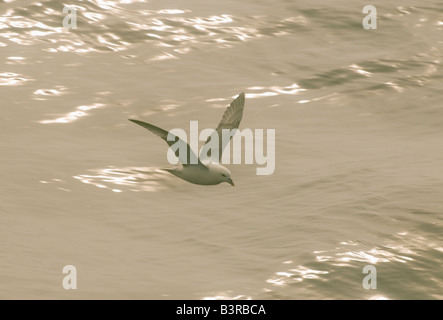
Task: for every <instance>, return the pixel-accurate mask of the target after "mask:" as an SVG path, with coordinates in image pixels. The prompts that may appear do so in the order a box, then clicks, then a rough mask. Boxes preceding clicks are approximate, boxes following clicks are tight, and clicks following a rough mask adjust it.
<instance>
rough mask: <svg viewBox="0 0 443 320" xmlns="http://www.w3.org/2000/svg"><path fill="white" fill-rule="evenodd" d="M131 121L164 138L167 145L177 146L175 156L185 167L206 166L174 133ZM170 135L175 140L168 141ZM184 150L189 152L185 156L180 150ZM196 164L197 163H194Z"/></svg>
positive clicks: (137, 121) (141, 122)
mask: <svg viewBox="0 0 443 320" xmlns="http://www.w3.org/2000/svg"><path fill="white" fill-rule="evenodd" d="M128 120H129V121H132V122H134V123H136V124H138V125H140V126H142V127H144V128H146V129H148V130H149V131H151V132H152V133H154V134H156V135H157V136H159V137H160V138H162V139H163V140H165V141H166V143H167V144H168V145H169V146H170V147H171V146H172V145H174V144H175V145H176V146H177V147H178V148H177V150H176V151H175V155H176V156H177V158H178V159H179V160H180V162H181V164H182V165H183V166H189V165H201V166H205V165H204V164H202V163H201V162H200V160H199V159H198V157H197V156H196V155H195V153H194V152H193V151H192V149H191V147H190V146H189V144H187V143H186V142H185V141H183V140H182V139H180V138H179V137H177V136H176V135H173V134H172V133H169V132H168V131H166V130H163V129H161V128H159V127H156V126H154V125H152V124H149V123H146V122H143V121H139V120H133V119H128ZM168 134H169V135H170V138H173V139H174V140H172V141H168ZM183 148H186V150H187V152H186V155H184V154H180V152H179V151H180V150H182V149H183ZM192 158H194V159H196V160H197V163H195V164H193V163H191V159H192ZM194 162H195V161H194Z"/></svg>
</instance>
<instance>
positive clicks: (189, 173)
mask: <svg viewBox="0 0 443 320" xmlns="http://www.w3.org/2000/svg"><path fill="white" fill-rule="evenodd" d="M244 106H245V94H244V93H241V94H240V95H239V96H238V97H237V98H236V99H235V100H234V101H232V102H231V104H230V105H229V107H227V108H226V110H225V113H224V114H223V117H222V119H221V121H220V123H219V124H218V126H217V129H215V131H214V132H213V134H212V135H211V136H210V137H209V138H208V139H207V140H206V142H205V145H204V146H203V148H202V150H204V149H205V147H207V146H208V145H209V143H210V141H211V139H213V138H214V135H218V138H219V139H218V142H219V143H218V151H219V152H218V159H214V160H215V161H211V162H208V163H202V162H201V159H200V158H199V157H197V156H196V155H195V153H194V152H193V151H192V149H191V147H190V146H189V144H187V143H186V142H185V141H183V140H182V139H180V138H179V137H177V136H175V135H172V134H171V133H169V132H168V131H166V130H163V129H161V128H159V127H156V126H154V125H152V124H149V123H146V122H143V121H140V120H134V119H128V120H129V121H132V122H134V123H136V124H138V125H140V126H142V127H144V128H146V129H148V130H149V131H151V132H152V133H154V134H156V135H157V136H159V137H160V138H162V139H163V140H164V141H166V143H167V144H168V145H169V146H172V145H174V144H181V145H182V146H183V147H184V148H186V150H187V152H186V153H185V154H180V153H179V151H180V150H182V148H180V147H179V148H177V150H176V152H175V155H176V156H177V157H178V159H179V161H180V164H179V165H178V166H176V167H173V168H167V169H162V170H165V171H168V172H170V173H172V174H173V175H175V176H177V177H179V178H181V179H183V180H186V181H188V182H191V183H194V184H200V185H216V184H219V183H222V182H227V183H229V184H231V185H232V186H234V181H232V178H231V171H229V170H228V169H227V168H226V167H224V166H222V165H221V164H220V163H219V162H220V159H221V157H222V152H223V149H224V147H226V145H227V144H228V143H229V141H230V139H231V138H232V136H233V135H229V137H228V140H227V141H226V139H222V135H224V134H225V132H226V131H223V129H228V130H232V131H235V130H237V129H238V126H239V124H240V121H241V119H242V116H243V108H244ZM168 134H169V137H170V140H171V137H172V138H174V140H172V141H168V139H167V138H168ZM208 151H209V152H208V155H209V156H211V154H210V151H211V149H209V150H208ZM191 159H196V160H197V161H190V160H191ZM217 160H218V161H217ZM192 162H195V163H192Z"/></svg>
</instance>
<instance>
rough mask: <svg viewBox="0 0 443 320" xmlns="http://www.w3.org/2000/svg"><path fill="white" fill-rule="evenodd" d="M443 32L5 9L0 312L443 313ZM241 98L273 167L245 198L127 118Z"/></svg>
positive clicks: (392, 18) (417, 13) (285, 17)
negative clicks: (186, 171) (266, 137)
mask: <svg viewBox="0 0 443 320" xmlns="http://www.w3.org/2000/svg"><path fill="white" fill-rule="evenodd" d="M366 4H372V5H374V6H375V7H376V8H377V29H374V30H365V29H364V28H363V26H362V20H363V18H364V16H365V14H363V13H362V9H363V7H364V6H365V5H366ZM64 5H70V6H71V7H73V8H75V9H76V10H77V28H76V29H66V28H63V25H62V22H63V19H64V18H65V17H66V15H67V14H66V13H63V7H64ZM442 34H443V3H442V2H441V1H438V0H425V1H420V2H417V1H410V0H406V1H397V0H389V1H381V0H375V1H372V2H371V3H366V2H364V1H363V2H362V1H352V2H349V1H343V0H338V1H325V0H319V1H307V0H300V1H295V0H276V1H264V0H259V1H257V0H254V1H253V0H246V1H241V2H239V1H232V0H227V1H202V0H190V1H159V0H151V1H147V0H146V1H144V0H115V1H106V0H89V1H86V0H85V1H81V0H77V1H74V0H67V1H64V2H60V1H55V0H42V1H27V0H5V1H1V2H0V57H1V65H0V93H1V111H2V112H1V113H0V148H1V157H0V178H1V184H0V200H1V201H0V298H3V299H53V298H55V299H91V298H94V299H220V298H225V299H442V298H443V271H442V264H443V236H442V218H443V215H442V213H443V200H442V190H443V143H442V141H443V107H442V106H443V105H442V100H443V99H442V98H443V96H442V90H443V71H442V68H441V65H442V59H443V38H442ZM240 92H245V94H246V106H245V110H244V116H243V120H242V122H241V125H240V128H250V129H251V130H254V129H275V132H276V141H275V144H276V150H275V151H276V152H275V157H276V158H275V159H276V167H275V172H274V173H273V174H272V175H263V176H258V175H256V168H257V167H258V166H259V165H258V164H252V165H251V164H241V165H227V167H228V168H229V169H230V170H231V172H232V177H233V180H234V181H235V183H236V186H235V187H231V186H230V185H228V184H220V185H217V186H209V187H208V186H198V185H192V184H189V183H187V182H185V181H183V180H180V179H177V178H176V177H174V176H172V175H170V174H168V173H167V172H163V171H161V170H159V168H162V167H165V166H168V162H167V159H166V151H167V145H166V144H165V143H164V142H163V141H162V140H161V139H159V138H158V137H157V136H155V135H153V134H152V133H150V132H148V131H147V130H143V129H142V128H140V127H138V126H136V125H134V124H133V123H130V122H129V121H128V120H127V119H128V118H136V119H140V120H144V121H147V122H150V123H153V124H155V125H158V126H160V127H162V128H164V129H166V130H170V129H172V128H183V129H185V130H189V121H190V120H198V121H199V128H201V129H203V128H215V127H216V126H217V124H218V122H219V121H220V119H221V116H222V114H223V112H224V110H225V108H226V107H227V106H228V105H229V103H230V101H231V100H232V99H233V98H234V97H236V96H237V95H238V94H239V93H240ZM66 265H73V266H75V267H76V270H77V278H78V280H77V290H65V289H64V288H63V286H62V281H63V277H64V276H65V275H64V274H63V272H62V270H63V267H64V266H66ZM367 265H373V266H375V268H376V271H377V274H376V276H377V288H376V289H365V288H364V287H363V285H362V282H363V279H364V277H365V276H366V274H364V273H363V268H364V267H365V266H367Z"/></svg>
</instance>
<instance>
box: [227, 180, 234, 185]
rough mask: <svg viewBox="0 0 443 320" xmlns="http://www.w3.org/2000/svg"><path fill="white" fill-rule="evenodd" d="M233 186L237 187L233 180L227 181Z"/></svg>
mask: <svg viewBox="0 0 443 320" xmlns="http://www.w3.org/2000/svg"><path fill="white" fill-rule="evenodd" d="M227 182H228V183H229V184H230V185H231V186H235V184H234V181H232V179H231V178H229V180H228V181H227Z"/></svg>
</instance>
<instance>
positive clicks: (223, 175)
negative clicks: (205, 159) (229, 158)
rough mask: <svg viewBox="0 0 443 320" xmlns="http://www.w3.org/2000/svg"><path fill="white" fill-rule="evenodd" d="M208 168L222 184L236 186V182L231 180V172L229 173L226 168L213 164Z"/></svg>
mask: <svg viewBox="0 0 443 320" xmlns="http://www.w3.org/2000/svg"><path fill="white" fill-rule="evenodd" d="M207 166H208V167H210V170H211V171H212V172H213V174H214V175H216V176H217V178H218V179H219V180H220V182H227V183H229V184H230V185H231V186H234V181H232V179H231V171H229V170H228V169H227V168H226V167H223V166H222V165H220V164H218V163H211V164H209V165H207Z"/></svg>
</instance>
